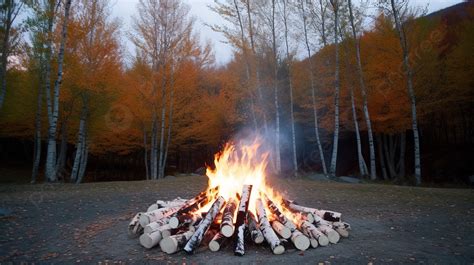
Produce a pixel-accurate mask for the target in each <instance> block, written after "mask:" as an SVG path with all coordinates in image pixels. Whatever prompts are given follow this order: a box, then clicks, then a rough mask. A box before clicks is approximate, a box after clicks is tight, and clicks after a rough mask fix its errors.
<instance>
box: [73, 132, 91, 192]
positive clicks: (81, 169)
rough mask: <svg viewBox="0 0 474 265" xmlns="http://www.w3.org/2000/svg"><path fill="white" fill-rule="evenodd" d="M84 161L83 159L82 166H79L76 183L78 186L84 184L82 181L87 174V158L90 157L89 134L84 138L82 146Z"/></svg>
mask: <svg viewBox="0 0 474 265" xmlns="http://www.w3.org/2000/svg"><path fill="white" fill-rule="evenodd" d="M82 146H83V147H82V159H81V165H80V166H79V174H78V178H77V181H76V184H79V183H82V180H83V179H84V175H85V173H86V167H87V158H88V155H89V148H88V147H89V145H88V144H87V132H86V135H85V137H84V144H83V145H82Z"/></svg>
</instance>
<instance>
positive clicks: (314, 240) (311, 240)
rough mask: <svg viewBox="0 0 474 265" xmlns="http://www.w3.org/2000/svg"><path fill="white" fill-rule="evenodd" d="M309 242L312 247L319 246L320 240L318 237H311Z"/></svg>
mask: <svg viewBox="0 0 474 265" xmlns="http://www.w3.org/2000/svg"><path fill="white" fill-rule="evenodd" d="M309 243H310V244H311V247H312V248H317V247H318V245H319V243H318V240H316V239H314V238H311V239H310V240H309Z"/></svg>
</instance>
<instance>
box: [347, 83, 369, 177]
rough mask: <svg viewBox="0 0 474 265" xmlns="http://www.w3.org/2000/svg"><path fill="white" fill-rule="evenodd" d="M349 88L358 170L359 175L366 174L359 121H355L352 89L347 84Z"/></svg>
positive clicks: (355, 114)
mask: <svg viewBox="0 0 474 265" xmlns="http://www.w3.org/2000/svg"><path fill="white" fill-rule="evenodd" d="M349 86H350V87H349V90H350V94H351V107H352V119H353V120H354V130H355V133H356V142H357V159H358V161H359V172H360V175H361V176H366V175H367V174H368V172H367V165H366V164H365V160H364V156H363V155H362V146H361V142H360V133H359V122H358V121H357V113H356V108H355V102H354V89H353V88H352V86H351V85H349Z"/></svg>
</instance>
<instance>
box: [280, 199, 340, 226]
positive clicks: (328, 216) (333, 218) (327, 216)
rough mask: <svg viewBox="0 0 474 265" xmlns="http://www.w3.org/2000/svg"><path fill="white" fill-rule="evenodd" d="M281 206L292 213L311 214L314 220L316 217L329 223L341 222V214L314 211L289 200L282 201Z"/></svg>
mask: <svg viewBox="0 0 474 265" xmlns="http://www.w3.org/2000/svg"><path fill="white" fill-rule="evenodd" d="M283 204H284V205H285V207H286V208H288V209H290V210H292V211H298V212H304V213H311V214H313V216H314V217H315V218H316V216H319V217H321V218H323V219H324V220H326V221H330V222H338V221H340V220H341V213H338V212H333V211H328V210H318V209H314V208H310V207H305V206H301V205H298V204H296V203H294V202H292V201H289V200H283Z"/></svg>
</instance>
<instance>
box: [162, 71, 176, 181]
mask: <svg viewBox="0 0 474 265" xmlns="http://www.w3.org/2000/svg"><path fill="white" fill-rule="evenodd" d="M170 83H171V84H170V99H169V100H170V110H169V114H168V137H167V138H166V146H165V155H164V157H163V168H162V175H163V176H164V175H165V168H166V161H167V160H168V150H169V147H170V143H171V128H172V126H173V102H174V71H173V70H172V71H171V82H170Z"/></svg>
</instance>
